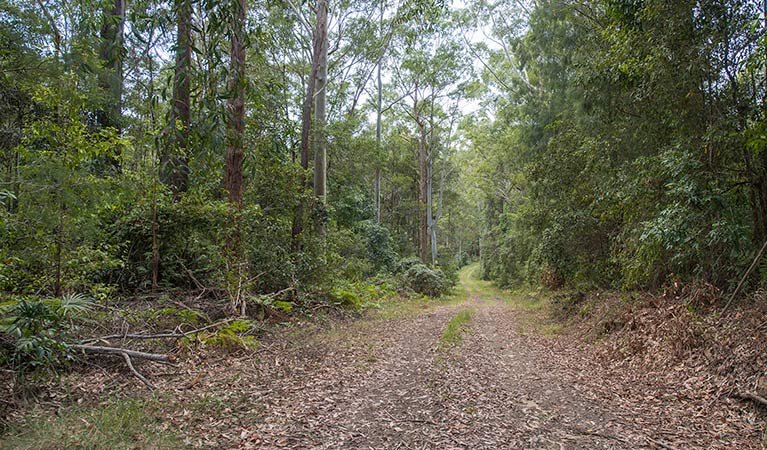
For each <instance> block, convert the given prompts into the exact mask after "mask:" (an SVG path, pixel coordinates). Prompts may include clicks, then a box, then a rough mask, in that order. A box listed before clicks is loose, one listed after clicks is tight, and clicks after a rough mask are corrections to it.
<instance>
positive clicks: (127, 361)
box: [122, 353, 155, 391]
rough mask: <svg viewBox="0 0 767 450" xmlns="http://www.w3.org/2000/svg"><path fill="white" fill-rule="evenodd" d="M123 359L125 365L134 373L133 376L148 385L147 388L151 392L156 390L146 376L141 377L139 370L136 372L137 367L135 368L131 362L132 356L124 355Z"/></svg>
mask: <svg viewBox="0 0 767 450" xmlns="http://www.w3.org/2000/svg"><path fill="white" fill-rule="evenodd" d="M122 355H123V359H125V364H127V365H128V368H129V369H130V371H131V372H133V375H135V376H136V378H138V379H139V380H141V382H142V383H144V384H145V385H146V387H148V388H149V390H150V391H153V390H154V389H155V387H154V385H153V384H152V383H150V382H149V380H147V379H146V377H145V376H144V375H141V374H140V373H139V371H138V370H136V368H135V367H133V361H131V359H130V356H128V354H127V353H123V354H122Z"/></svg>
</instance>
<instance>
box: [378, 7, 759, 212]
mask: <svg viewBox="0 0 767 450" xmlns="http://www.w3.org/2000/svg"><path fill="white" fill-rule="evenodd" d="M765 1H767V0H765ZM383 14H384V3H383V1H382V2H381V15H380V16H379V18H378V28H379V31H380V29H381V28H382V24H383ZM382 63H383V55H381V59H379V60H378V67H376V71H377V73H376V82H377V83H376V85H377V86H376V87H377V88H378V97H377V101H376V168H375V181H374V183H375V186H374V189H373V190H374V194H375V211H376V223H381V164H382V161H381V132H382V131H383V126H382V123H381V115H382V114H383V83H382V82H381V64H382Z"/></svg>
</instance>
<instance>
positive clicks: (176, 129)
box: [160, 0, 192, 200]
mask: <svg viewBox="0 0 767 450" xmlns="http://www.w3.org/2000/svg"><path fill="white" fill-rule="evenodd" d="M175 9H176V22H177V33H176V65H175V69H174V73H173V102H172V105H171V106H172V107H171V111H170V116H169V120H168V129H167V136H168V140H167V142H166V147H165V149H164V150H165V151H164V152H163V155H162V160H161V161H160V164H161V166H162V173H163V182H164V183H166V184H168V185H169V186H170V188H171V192H172V193H173V199H174V200H178V198H179V196H180V194H181V193H183V192H186V190H187V184H188V180H189V156H188V154H187V151H188V147H189V132H190V122H191V119H190V95H189V90H190V80H191V73H190V72H191V71H190V67H191V64H192V2H191V0H175Z"/></svg>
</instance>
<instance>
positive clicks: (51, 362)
mask: <svg viewBox="0 0 767 450" xmlns="http://www.w3.org/2000/svg"><path fill="white" fill-rule="evenodd" d="M92 306H93V303H92V301H91V299H90V298H88V297H86V296H84V295H81V294H74V295H67V296H65V297H62V298H51V299H45V300H41V299H38V298H20V299H18V300H11V301H8V302H4V303H0V342H2V346H0V364H2V365H8V366H10V367H11V369H13V370H14V372H15V373H16V376H17V380H18V381H20V382H23V381H24V379H25V378H26V376H27V375H30V374H37V373H39V372H43V371H50V370H52V369H56V368H57V367H60V366H62V365H66V364H67V363H68V362H69V361H70V360H71V355H70V353H69V348H68V347H67V345H66V344H65V343H64V339H65V338H66V337H67V336H68V335H69V334H71V333H72V332H73V331H74V330H75V329H76V325H75V319H77V318H80V317H82V316H84V315H85V314H86V313H88V312H89V311H90V310H91V308H92Z"/></svg>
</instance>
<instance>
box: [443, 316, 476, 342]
mask: <svg viewBox="0 0 767 450" xmlns="http://www.w3.org/2000/svg"><path fill="white" fill-rule="evenodd" d="M473 313H474V310H473V309H471V308H467V309H464V310H462V311H461V312H459V313H458V314H456V315H455V316H453V318H452V319H450V321H449V322H448V323H447V325H446V326H445V330H444V331H443V332H442V336H441V337H440V338H439V346H440V348H447V347H449V346H453V345H457V344H459V343H460V342H461V340H462V339H463V328H464V325H465V324H467V323H469V321H470V320H471V315H472V314H473Z"/></svg>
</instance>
